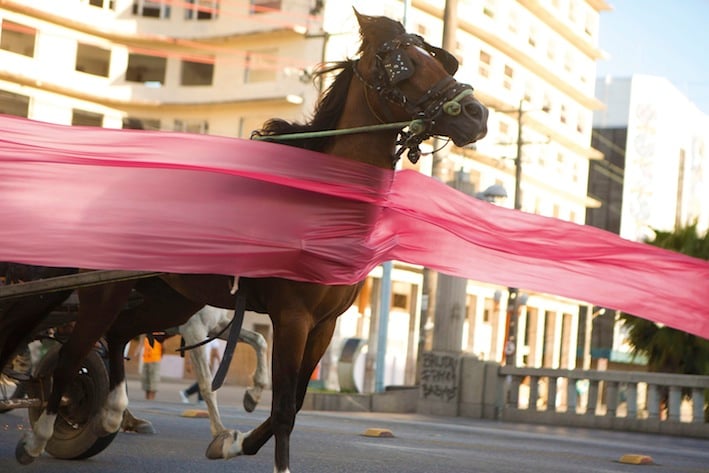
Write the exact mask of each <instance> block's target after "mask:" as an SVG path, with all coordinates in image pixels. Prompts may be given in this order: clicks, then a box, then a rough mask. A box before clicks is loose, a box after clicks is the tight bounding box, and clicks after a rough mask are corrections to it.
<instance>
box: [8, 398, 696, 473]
mask: <svg viewBox="0 0 709 473" xmlns="http://www.w3.org/2000/svg"><path fill="white" fill-rule="evenodd" d="M138 394H139V393H138ZM172 394H174V393H172ZM131 407H132V408H133V412H134V413H135V414H136V415H138V416H141V417H145V418H148V419H149V420H151V421H152V422H153V424H154V426H155V427H156V429H157V431H158V433H157V435H139V434H127V433H121V434H119V435H118V436H117V437H116V439H115V440H114V441H113V443H112V444H111V445H109V447H108V448H107V449H106V450H105V451H104V452H102V453H100V454H99V455H97V456H95V457H92V458H90V459H88V460H83V461H65V460H57V459H54V458H52V457H50V456H43V457H41V458H39V459H37V460H36V461H35V462H34V463H33V464H32V465H29V466H20V465H19V464H17V463H16V462H15V459H14V449H15V445H16V443H17V440H18V439H19V438H20V436H21V434H22V430H23V429H27V428H28V427H29V422H28V421H27V418H26V412H25V411H22V410H18V411H13V412H10V413H7V414H3V415H0V472H2V473H10V472H13V473H14V472H25V473H30V472H42V473H45V472H47V473H81V472H92V473H96V472H131V473H133V472H137V473H142V472H145V473H175V472H190V473H201V472H221V471H223V472H239V473H265V472H269V473H270V472H272V471H273V442H272V441H271V442H269V443H268V444H267V445H266V446H265V447H264V448H263V449H262V450H261V452H259V454H258V455H256V456H253V457H239V458H233V459H231V460H208V459H206V457H205V456H204V451H205V449H206V447H207V444H208V443H209V440H210V434H209V426H208V421H207V419H204V418H188V417H182V416H181V414H182V413H183V411H184V409H185V407H186V406H185V405H184V404H180V403H178V402H176V401H165V400H162V401H160V400H158V401H157V402H148V401H144V400H139V399H135V398H134V399H132V400H131ZM188 407H189V406H188ZM222 415H223V420H224V422H225V424H226V425H228V426H230V427H237V428H239V429H240V430H249V429H251V428H253V427H255V426H256V425H257V424H258V423H259V422H260V421H261V420H263V419H264V418H265V417H266V416H267V411H266V410H265V408H261V407H260V408H258V409H257V410H256V412H254V413H252V414H247V413H245V412H244V411H243V409H242V408H241V407H240V406H238V405H237V404H236V403H233V404H229V405H228V406H222ZM368 428H386V429H389V430H390V431H392V433H393V434H394V438H372V437H365V436H363V435H362V433H364V432H365V430H367V429H368ZM628 453H634V454H644V455H650V456H651V457H652V458H653V460H654V462H655V464H654V465H651V466H645V465H640V466H639V465H628V464H622V463H619V462H618V460H619V458H620V457H621V456H622V455H624V454H628ZM291 471H293V472H294V473H306V472H307V473H335V472H372V473H374V472H377V473H379V472H387V473H397V472H401V473H437V472H476V473H477V472H479V473H487V472H490V473H507V472H509V473H512V472H514V473H518V472H526V473H533V472H545V473H569V472H573V473H603V472H629V473H644V472H648V473H665V472H666V473H700V472H702V473H707V472H709V441H706V440H699V439H689V438H681V437H667V436H658V435H645V434H631V433H622V432H608V431H601V430H586V429H568V428H555V427H542V426H530V425H521V424H508V423H499V422H494V421H479V420H472V419H463V418H442V417H424V416H418V415H401V414H398V415H391V414H353V413H334V412H328V413H323V412H303V413H301V414H300V415H299V416H298V420H297V423H296V429H295V432H294V434H293V437H292V443H291Z"/></svg>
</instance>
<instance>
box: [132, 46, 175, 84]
mask: <svg viewBox="0 0 709 473" xmlns="http://www.w3.org/2000/svg"><path fill="white" fill-rule="evenodd" d="M166 66H167V59H165V58H164V57H156V56H147V55H145V54H134V53H131V54H130V55H128V68H127V69H126V80H127V81H129V82H142V83H146V82H152V83H158V84H164V83H165V68H166Z"/></svg>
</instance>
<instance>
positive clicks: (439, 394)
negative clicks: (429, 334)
mask: <svg viewBox="0 0 709 473" xmlns="http://www.w3.org/2000/svg"><path fill="white" fill-rule="evenodd" d="M459 365H460V357H459V356H456V355H450V354H444V353H434V352H426V353H423V359H422V363H421V397H423V398H424V399H429V400H437V401H443V402H455V401H456V400H457V399H458V384H459V383H458V373H459V370H458V368H459Z"/></svg>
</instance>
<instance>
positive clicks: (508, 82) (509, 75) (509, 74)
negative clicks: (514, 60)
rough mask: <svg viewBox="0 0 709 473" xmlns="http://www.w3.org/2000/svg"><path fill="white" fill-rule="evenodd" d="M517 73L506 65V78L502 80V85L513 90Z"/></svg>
mask: <svg viewBox="0 0 709 473" xmlns="http://www.w3.org/2000/svg"><path fill="white" fill-rule="evenodd" d="M514 76H515V71H514V69H512V66H508V65H505V77H504V78H503V79H502V85H503V86H504V87H505V89H507V90H512V84H513V83H514Z"/></svg>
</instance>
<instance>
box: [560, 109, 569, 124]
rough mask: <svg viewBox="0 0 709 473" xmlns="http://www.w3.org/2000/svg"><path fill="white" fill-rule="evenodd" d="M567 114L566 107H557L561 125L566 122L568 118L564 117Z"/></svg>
mask: <svg viewBox="0 0 709 473" xmlns="http://www.w3.org/2000/svg"><path fill="white" fill-rule="evenodd" d="M567 113H568V112H567V110H566V105H561V107H559V121H560V122H561V123H566V122H568V118H567V117H566V115H567Z"/></svg>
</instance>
